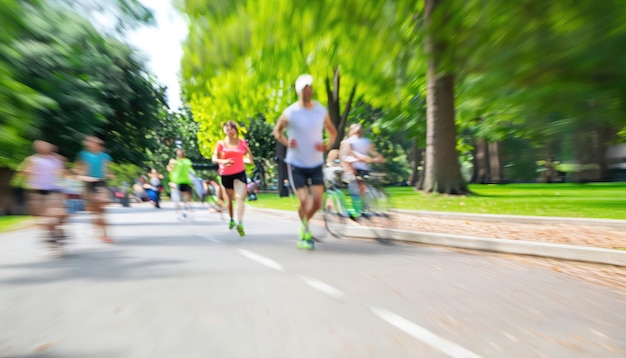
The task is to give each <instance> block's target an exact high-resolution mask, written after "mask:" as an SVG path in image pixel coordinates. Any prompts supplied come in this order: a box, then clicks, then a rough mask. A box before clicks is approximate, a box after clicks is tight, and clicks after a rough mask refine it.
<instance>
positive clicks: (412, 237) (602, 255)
mask: <svg viewBox="0 0 626 358" xmlns="http://www.w3.org/2000/svg"><path fill="white" fill-rule="evenodd" d="M251 209H252V210H258V211H262V212H266V213H269V214H276V215H280V216H286V217H293V218H296V217H297V214H296V213H295V212H294V211H285V210H275V209H261V208H251ZM398 212H401V211H398ZM410 213H411V214H413V213H415V212H410ZM429 213H431V212H429ZM436 214H437V215H440V216H441V217H442V218H449V217H448V216H446V215H444V214H445V213H436ZM473 216H480V215H472V217H473ZM496 216H497V219H498V220H500V221H507V220H503V217H504V215H496ZM316 218H317V219H321V220H323V218H322V216H321V214H318V215H316ZM459 219H460V218H459ZM552 219H561V218H552ZM472 220H474V219H473V218H472ZM507 222H511V221H507ZM535 223H536V222H535ZM577 223H580V222H579V221H577ZM389 231H390V233H391V239H392V240H394V241H404V242H413V243H420V244H429V245H438V246H449V247H456V248H462V249H471V250H480V251H490V252H499V253H508V254H518V255H531V256H539V257H547V258H555V259H563V260H572V261H583V262H592V263H600V264H608V265H616V266H624V267H626V251H621V250H611V249H602V248H595V247H587V246H578V245H567V244H553V243H545V242H536V241H520V240H509V239H494V238H483V237H474V236H464V235H452V234H439V233H429V232H420V231H409V230H398V229H390V230H389ZM346 236H348V237H355V238H367V239H376V238H377V236H376V233H375V232H374V230H372V228H369V227H364V226H352V225H350V226H349V227H348V229H347V233H346Z"/></svg>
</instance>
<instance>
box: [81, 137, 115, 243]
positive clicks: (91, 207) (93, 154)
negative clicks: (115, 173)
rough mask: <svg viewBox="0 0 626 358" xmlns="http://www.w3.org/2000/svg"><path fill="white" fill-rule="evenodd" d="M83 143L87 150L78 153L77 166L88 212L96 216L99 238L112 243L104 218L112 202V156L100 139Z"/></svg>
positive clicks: (87, 138) (95, 222)
mask: <svg viewBox="0 0 626 358" xmlns="http://www.w3.org/2000/svg"><path fill="white" fill-rule="evenodd" d="M83 143H84V145H85V150H83V151H81V152H80V153H78V159H77V166H78V171H79V173H80V174H82V177H81V179H82V180H83V181H85V185H86V198H87V211H91V212H92V213H93V214H94V224H95V225H96V227H98V228H99V229H100V230H101V232H102V235H101V236H100V237H98V238H99V239H100V240H101V241H103V242H106V243H111V242H113V240H111V238H110V237H109V236H108V235H107V224H106V220H105V217H104V211H105V210H104V208H105V206H106V205H107V203H109V201H110V200H111V192H110V191H109V188H108V187H107V184H106V179H108V178H109V177H110V176H111V174H110V173H109V164H110V163H111V156H109V155H108V154H107V153H105V152H104V146H103V145H104V142H103V141H102V139H100V138H97V137H94V136H87V137H85V140H84V142H83Z"/></svg>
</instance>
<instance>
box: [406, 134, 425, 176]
mask: <svg viewBox="0 0 626 358" xmlns="http://www.w3.org/2000/svg"><path fill="white" fill-rule="evenodd" d="M421 164H422V150H421V149H420V148H418V147H417V138H415V139H414V140H413V145H412V146H411V176H410V177H409V185H410V186H415V184H416V183H417V180H418V178H419V172H420V170H419V167H420V165H421Z"/></svg>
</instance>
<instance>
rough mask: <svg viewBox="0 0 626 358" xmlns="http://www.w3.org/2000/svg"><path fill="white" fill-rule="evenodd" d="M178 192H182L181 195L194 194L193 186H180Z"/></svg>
mask: <svg viewBox="0 0 626 358" xmlns="http://www.w3.org/2000/svg"><path fill="white" fill-rule="evenodd" d="M178 190H180V192H181V193H191V192H192V189H191V185H189V184H178Z"/></svg>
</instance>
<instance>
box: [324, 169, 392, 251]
mask: <svg viewBox="0 0 626 358" xmlns="http://www.w3.org/2000/svg"><path fill="white" fill-rule="evenodd" d="M325 170H326V171H327V172H326V173H327V174H328V175H326V176H325V177H326V179H327V189H326V196H325V201H324V224H325V226H326V230H327V231H328V232H329V233H330V234H331V235H332V236H334V237H336V238H341V237H343V235H344V234H345V231H346V229H347V226H348V220H351V221H354V222H356V223H357V224H359V225H363V226H368V227H371V228H372V229H373V230H374V232H375V234H376V239H377V240H378V241H380V242H384V243H386V242H388V241H389V240H390V239H391V238H392V237H391V229H392V227H393V217H392V215H391V205H390V202H389V195H388V194H387V193H386V192H385V190H384V189H383V188H381V187H379V186H378V185H377V183H378V182H379V181H380V179H381V177H382V176H384V174H382V175H381V174H370V175H368V176H365V177H364V178H362V180H363V181H364V183H365V193H364V194H365V195H364V196H363V198H362V200H363V210H362V211H361V212H357V211H356V210H354V209H352V208H350V207H349V206H348V202H347V199H346V195H345V193H344V192H343V190H342V183H343V181H344V176H345V174H344V172H343V170H342V168H340V167H330V168H326V169H325ZM346 179H347V180H350V179H352V178H346ZM354 179H356V178H354Z"/></svg>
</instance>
